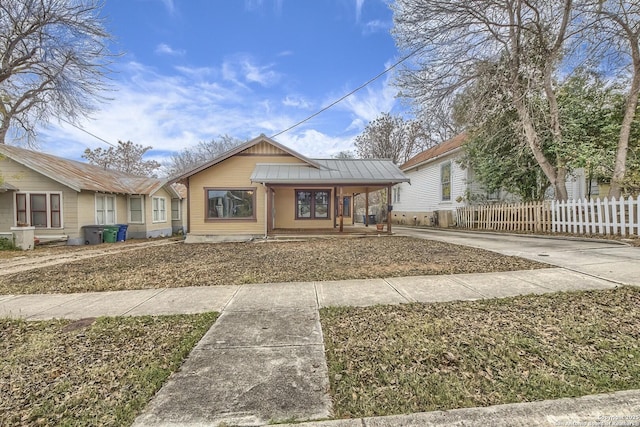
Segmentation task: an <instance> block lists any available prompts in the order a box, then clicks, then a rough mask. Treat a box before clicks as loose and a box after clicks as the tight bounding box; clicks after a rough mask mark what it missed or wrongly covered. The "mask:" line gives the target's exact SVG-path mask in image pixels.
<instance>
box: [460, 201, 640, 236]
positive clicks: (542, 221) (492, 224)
mask: <svg viewBox="0 0 640 427" xmlns="http://www.w3.org/2000/svg"><path fill="white" fill-rule="evenodd" d="M455 216H456V225H457V227H460V228H470V229H481V230H504V231H523V232H551V233H571V234H601V235H620V236H627V235H629V236H631V235H635V236H640V196H638V197H636V198H634V197H632V196H630V197H628V198H624V197H623V198H620V199H618V200H616V199H615V198H612V199H611V200H609V199H608V198H606V197H605V198H604V199H602V200H601V199H595V200H593V199H592V200H587V199H581V200H569V201H565V202H559V201H555V200H554V201H552V202H540V203H520V204H508V205H506V204H505V205H486V206H465V207H460V208H457V209H456V212H455Z"/></svg>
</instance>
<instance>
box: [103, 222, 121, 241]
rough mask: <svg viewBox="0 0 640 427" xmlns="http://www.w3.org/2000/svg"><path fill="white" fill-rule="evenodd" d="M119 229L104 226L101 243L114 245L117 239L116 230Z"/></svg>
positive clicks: (113, 226)
mask: <svg viewBox="0 0 640 427" xmlns="http://www.w3.org/2000/svg"><path fill="white" fill-rule="evenodd" d="M119 229H120V227H118V226H115V225H105V226H104V230H102V241H103V242H105V243H115V242H116V239H117V238H118V230H119Z"/></svg>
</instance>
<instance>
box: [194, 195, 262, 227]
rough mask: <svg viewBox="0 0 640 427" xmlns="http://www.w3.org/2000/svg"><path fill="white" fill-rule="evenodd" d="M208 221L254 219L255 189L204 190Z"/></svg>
mask: <svg viewBox="0 0 640 427" xmlns="http://www.w3.org/2000/svg"><path fill="white" fill-rule="evenodd" d="M205 192H206V193H205V194H206V198H207V212H206V215H207V219H208V220H233V219H244V220H246V219H255V209H254V207H255V205H256V192H255V188H245V189H234V190H231V189H214V188H207V189H206V190H205Z"/></svg>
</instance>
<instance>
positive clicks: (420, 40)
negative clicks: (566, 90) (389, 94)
mask: <svg viewBox="0 0 640 427" xmlns="http://www.w3.org/2000/svg"><path fill="white" fill-rule="evenodd" d="M393 8H394V21H395V26H394V29H393V34H394V36H395V38H396V42H397V44H398V45H399V46H400V47H401V48H403V49H405V50H407V51H416V52H417V54H416V55H415V57H414V58H415V59H414V63H413V66H408V67H405V69H404V70H403V71H402V72H401V73H400V76H399V79H398V85H399V87H400V88H401V90H402V91H401V96H405V97H409V98H411V99H412V100H414V102H415V103H416V104H417V105H418V108H420V109H421V110H423V111H425V114H428V113H429V111H430V110H432V109H433V110H437V109H438V108H442V106H450V105H451V103H452V101H453V100H454V98H455V96H456V95H457V94H459V93H460V92H461V91H463V90H464V89H465V88H466V87H468V86H469V85H471V84H472V83H473V82H474V81H476V80H477V79H478V77H479V75H480V74H479V73H482V72H484V68H483V67H482V66H479V65H481V64H483V63H499V64H501V68H499V69H498V70H495V74H494V76H493V77H494V78H495V79H497V81H499V82H501V84H502V85H504V87H505V88H506V89H507V90H508V91H509V92H510V99H511V101H512V103H513V107H514V108H515V110H516V111H517V114H518V118H519V121H520V125H521V127H522V132H523V134H524V136H525V138H526V141H527V145H528V147H529V149H530V150H531V152H532V154H533V156H534V158H535V159H536V161H537V163H538V165H539V166H540V168H541V169H542V171H543V172H544V174H545V175H546V176H547V178H548V179H549V181H550V182H551V183H552V185H553V186H554V188H555V190H556V197H557V198H558V199H566V198H567V189H566V175H567V165H566V163H567V161H566V159H565V158H563V157H562V156H559V155H556V156H555V158H552V159H550V158H548V156H547V155H546V154H545V152H544V150H543V149H542V142H541V138H540V136H539V131H540V130H539V129H537V128H536V126H535V122H534V120H533V119H532V117H533V115H534V113H533V109H534V108H536V107H537V101H536V103H535V105H532V104H531V103H530V102H529V101H530V99H531V98H535V99H536V100H537V99H539V95H544V97H545V99H546V101H547V121H546V124H545V126H547V127H548V128H550V129H551V131H552V134H553V139H554V141H555V143H557V144H561V143H562V130H561V126H560V120H559V111H558V105H557V100H556V96H555V90H556V88H555V79H556V77H557V71H558V69H559V65H560V62H561V60H562V58H563V56H566V55H568V53H569V52H567V50H566V47H567V44H568V43H567V40H568V39H569V38H571V37H572V36H573V34H574V33H575V32H576V31H577V29H576V28H574V27H573V25H574V24H575V23H576V22H578V21H579V20H577V19H575V9H574V7H573V1H572V0H562V1H557V2H553V1H546V0H469V1H457V0H398V1H397V2H396V3H395V4H394V6H393ZM580 22H582V24H584V22H583V21H580ZM532 95H535V96H532Z"/></svg>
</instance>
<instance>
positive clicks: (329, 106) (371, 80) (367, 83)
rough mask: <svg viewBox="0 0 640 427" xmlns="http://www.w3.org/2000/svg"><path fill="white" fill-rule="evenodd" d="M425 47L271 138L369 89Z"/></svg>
mask: <svg viewBox="0 0 640 427" xmlns="http://www.w3.org/2000/svg"><path fill="white" fill-rule="evenodd" d="M424 47H425V46H421V47H419V48H417V49H415V50H414V51H413V52H411V53H409V54H408V55H406V56H404V57H402V58H400V60H398V61H397V62H396V63H395V64H393V65H391V66H390V67H388V68H387V69H385V70H384V71H382V72H381V73H380V74H378V75H376V76H375V77H372V78H371V79H369V80H367V81H366V82H365V83H363V84H361V85H360V86H358V87H357V88H355V89H353V90H352V91H351V92H349V93H347V94H346V95H344V96H342V97H341V98H339V99H338V100H336V101H334V102H332V103H331V104H329V105H327V106H326V107H323V108H321V109H320V110H319V111H316V112H315V113H313V114H312V115H310V116H309V117H307V118H306V119H303V120H300V121H299V122H298V123H296V124H294V125H292V126H289V127H288V128H286V129H285V130H282V131H280V132H278V133H276V134H274V135H272V136H271V138H272V139H273V138H275V137H276V136H279V135H282V134H283V133H286V132H289V131H290V130H291V129H294V128H296V127H298V126H300V125H301V124H303V123H305V122H308V121H309V120H311V119H312V118H314V117H316V116H317V115H319V114H321V113H324V112H325V111H327V110H328V109H329V108H331V107H333V106H334V105H336V104H338V103H340V102H342V101H344V100H345V99H347V98H348V97H350V96H351V95H353V94H354V93H356V92H358V91H359V90H361V89H363V88H365V87H367V86H368V85H370V84H371V83H373V82H374V81H376V80H377V79H379V78H380V77H382V76H383V75H385V74H387V73H388V72H389V71H391V70H393V69H394V68H396V67H397V66H398V65H400V64H402V63H403V62H404V61H406V60H407V59H409V58H411V57H412V56H413V55H415V54H416V53H418V52H419V51H420V50H422V49H424Z"/></svg>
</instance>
